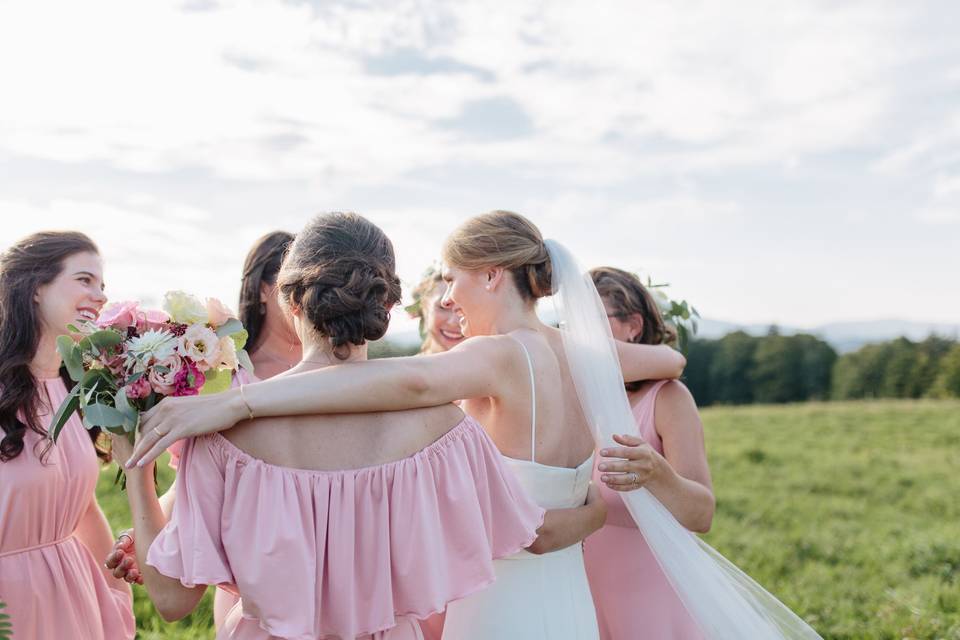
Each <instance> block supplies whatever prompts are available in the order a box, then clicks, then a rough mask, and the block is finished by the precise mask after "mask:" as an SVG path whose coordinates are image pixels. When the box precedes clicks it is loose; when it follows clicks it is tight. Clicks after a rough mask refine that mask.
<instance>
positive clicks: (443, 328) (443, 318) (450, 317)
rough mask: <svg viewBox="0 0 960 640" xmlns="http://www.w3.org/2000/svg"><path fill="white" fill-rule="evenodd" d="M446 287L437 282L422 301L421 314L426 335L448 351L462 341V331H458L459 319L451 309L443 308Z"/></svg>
mask: <svg viewBox="0 0 960 640" xmlns="http://www.w3.org/2000/svg"><path fill="white" fill-rule="evenodd" d="M445 291H446V285H445V284H444V283H443V282H438V283H437V284H436V286H435V287H434V288H433V291H431V292H430V295H429V296H427V297H426V298H425V299H424V301H423V312H424V314H425V316H424V318H425V320H426V323H425V324H426V330H427V334H428V335H429V336H430V337H431V338H432V339H433V342H434V343H435V344H437V345H439V346H440V347H441V348H443V350H444V351H449V350H450V349H453V348H454V347H455V346H457V345H458V344H460V343H461V342H463V341H464V339H465V338H464V336H463V331H462V330H461V329H460V319H459V318H458V317H457V314H455V313H454V312H453V310H452V309H447V308H446V307H444V306H443V304H442V303H443V294H444V292H445Z"/></svg>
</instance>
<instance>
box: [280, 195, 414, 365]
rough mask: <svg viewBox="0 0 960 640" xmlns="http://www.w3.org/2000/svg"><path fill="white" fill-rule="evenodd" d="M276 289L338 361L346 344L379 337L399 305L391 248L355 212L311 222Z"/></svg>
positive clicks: (295, 243) (286, 262)
mask: <svg viewBox="0 0 960 640" xmlns="http://www.w3.org/2000/svg"><path fill="white" fill-rule="evenodd" d="M277 285H278V287H279V289H280V296H281V298H282V299H283V301H284V302H285V303H286V304H288V305H291V306H297V307H299V308H300V309H301V311H302V313H303V317H304V318H305V319H307V320H309V321H310V323H311V324H312V325H313V327H314V329H316V330H317V332H318V333H320V335H322V336H326V337H328V338H330V342H331V344H332V345H333V353H334V355H335V356H336V357H337V358H339V359H341V360H344V359H346V358H347V357H348V355H349V345H351V344H353V345H361V344H364V343H365V342H366V341H367V340H378V339H380V338H382V337H383V334H385V333H386V332H387V326H388V325H389V324H390V310H391V309H392V308H393V307H394V306H395V305H396V304H397V303H398V302H399V301H400V278H398V277H397V274H396V259H395V258H394V254H393V244H392V243H391V242H390V239H389V238H387V236H386V235H385V234H384V233H383V231H382V230H381V229H380V227H378V226H377V225H375V224H373V223H372V222H370V221H369V220H367V219H366V218H364V217H363V216H360V215H357V214H356V213H327V214H323V215H319V216H317V217H316V218H314V219H313V220H311V221H310V223H309V224H308V225H307V226H306V227H305V228H304V229H303V231H301V232H300V233H299V234H297V237H296V239H295V240H294V241H293V244H292V245H291V246H290V250H289V252H288V253H287V257H286V259H284V261H283V266H282V267H281V268H280V274H279V275H278V276H277Z"/></svg>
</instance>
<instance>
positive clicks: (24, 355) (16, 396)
mask: <svg viewBox="0 0 960 640" xmlns="http://www.w3.org/2000/svg"><path fill="white" fill-rule="evenodd" d="M84 252H90V253H99V250H98V249H97V245H95V244H94V243H93V240H91V239H90V238H88V237H87V236H85V235H84V234H82V233H78V232H76V231H42V232H40V233H35V234H33V235H31V236H28V237H26V238H24V239H23V240H20V241H19V242H17V243H16V244H14V245H13V246H12V247H10V248H9V249H7V250H6V251H4V252H3V254H2V255H0V426H2V427H3V434H4V435H3V440H2V441H0V461H2V462H6V461H8V460H12V459H14V458H16V457H17V456H19V455H20V453H21V452H22V451H23V438H24V436H25V435H26V432H27V429H29V430H30V431H33V432H35V433H38V434H40V435H44V436H45V435H46V434H47V430H46V428H45V427H44V425H41V424H40V422H39V420H38V419H37V413H38V412H39V410H40V408H41V405H42V403H44V402H49V399H48V398H46V396H45V394H43V396H41V393H40V385H38V384H37V380H36V379H35V378H34V376H33V373H32V372H31V371H30V363H31V361H32V360H33V357H34V356H35V355H36V353H37V348H38V347H39V345H40V334H41V318H40V313H39V309H38V307H37V303H36V301H35V300H34V297H35V296H36V293H37V290H38V289H39V288H40V287H42V286H43V285H46V284H50V283H51V282H53V281H54V280H55V279H56V277H57V276H58V275H60V272H61V271H62V270H63V262H64V260H65V259H66V258H68V257H69V256H72V255H74V254H76V253H84ZM60 377H61V378H63V379H64V384H66V386H67V389H70V388H72V387H73V382H72V381H71V380H70V378H69V377H68V376H67V375H66V372H65V370H64V369H62V368H61V370H60ZM56 409H57V407H49V411H50V413H51V415H52V413H53V412H54V411H56ZM21 418H22V420H21ZM99 434H100V430H99V429H91V430H90V438H91V440H93V442H94V445H96V441H97V437H98V436H99ZM49 449H50V442H49V441H46V445H45V447H44V449H43V450H42V451H41V452H40V453H39V456H40V458H41V459H43V458H44V457H45V456H46V454H47V452H48V451H49ZM97 453H98V455H100V456H101V458H104V459H106V458H107V457H108V456H107V455H106V453H105V452H103V451H102V450H100V449H98V450H97Z"/></svg>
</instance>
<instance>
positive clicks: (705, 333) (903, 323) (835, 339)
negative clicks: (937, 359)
mask: <svg viewBox="0 0 960 640" xmlns="http://www.w3.org/2000/svg"><path fill="white" fill-rule="evenodd" d="M543 315H544V316H545V317H544V320H545V321H547V322H549V321H550V319H549V318H547V317H546V316H548V315H552V314H550V313H544V314H543ZM777 330H778V331H779V332H780V333H781V334H782V335H793V334H796V333H809V334H812V335H815V336H818V337H820V338H822V339H823V340H826V341H827V342H828V343H830V345H831V346H832V347H833V348H834V349H836V350H837V351H839V352H840V353H846V352H848V351H856V350H857V349H859V348H860V347H862V346H863V345H865V344H869V343H871V342H885V341H887V340H893V339H894V338H899V337H900V336H904V337H907V338H909V339H911V340H923V339H924V338H926V337H927V336H929V335H931V334H936V335H938V336H943V337H947V338H954V339H960V324H945V323H936V322H913V321H910V320H894V319H890V320H868V321H864V322H831V323H829V324H824V325H820V326H818V327H813V328H801V327H791V326H786V325H777ZM733 331H744V332H746V333H749V334H750V335H754V336H763V335H766V334H767V333H768V332H769V331H770V325H769V324H740V323H736V322H726V321H723V320H714V319H711V318H704V319H703V320H701V321H700V330H699V331H698V332H697V337H699V338H708V339H714V338H721V337H723V336H725V335H727V334H728V333H731V332H733ZM387 340H390V341H391V342H394V343H396V344H402V345H412V344H418V343H419V341H420V336H419V334H417V332H416V331H415V330H407V331H397V332H390V334H389V335H388V336H387Z"/></svg>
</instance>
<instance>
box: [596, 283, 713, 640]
mask: <svg viewBox="0 0 960 640" xmlns="http://www.w3.org/2000/svg"><path fill="white" fill-rule="evenodd" d="M591 275H592V277H593V281H594V284H596V286H597V291H598V292H599V293H600V296H601V298H602V300H603V304H604V307H605V308H606V310H607V316H608V317H609V319H610V328H611V329H612V331H613V335H614V337H615V338H616V339H618V340H623V341H627V342H636V343H642V344H662V343H664V342H670V341H671V339H672V338H673V335H672V330H671V329H670V328H669V327H668V326H667V325H665V323H664V322H663V318H662V317H661V315H660V312H659V310H658V308H657V304H656V301H655V300H654V299H653V297H652V296H651V295H650V293H649V292H648V291H647V290H646V288H645V287H644V286H643V285H642V284H641V282H640V280H639V278H637V277H636V276H635V275H633V274H631V273H627V272H625V271H622V270H620V269H613V268H610V267H601V268H598V269H593V270H592V271H591ZM627 391H628V396H629V398H630V403H631V405H632V406H633V415H634V417H635V418H636V422H637V427H638V429H639V438H637V437H636V435H637V434H633V435H627V436H624V437H622V438H619V444H621V445H622V447H619V448H613V449H612V450H609V451H608V450H604V451H601V455H603V456H607V457H606V458H600V459H598V468H595V469H594V479H595V480H597V481H602V482H604V483H605V484H604V485H601V486H602V489H601V494H602V495H603V498H604V500H606V501H607V523H606V525H604V527H603V528H602V529H600V530H599V531H597V532H596V533H594V534H593V535H591V536H590V537H588V538H587V539H586V540H584V545H583V547H584V560H585V562H586V568H587V577H588V579H589V581H590V590H591V592H592V594H593V599H594V604H595V606H596V609H597V623H598V624H599V626H600V637H601V638H602V639H603V640H627V639H633V638H644V639H645V640H696V639H698V638H702V637H703V634H702V633H701V632H700V630H699V629H698V628H697V626H696V624H695V623H694V622H693V620H692V619H691V618H690V616H689V615H688V614H687V612H686V610H685V609H684V607H683V605H682V604H681V602H680V600H679V598H678V597H677V595H676V593H675V592H674V590H673V588H672V587H671V586H670V583H669V582H668V581H667V578H666V576H665V575H664V574H663V571H662V570H661V569H660V566H659V564H658V563H657V560H656V558H655V557H654V555H653V553H652V552H651V551H650V549H649V548H648V547H647V546H646V544H645V543H643V542H642V538H643V534H641V533H640V531H639V530H637V527H636V524H635V523H634V522H633V518H632V517H631V516H630V514H629V512H628V511H627V509H626V507H625V506H624V504H623V501H622V500H621V499H620V496H619V495H617V491H632V490H634V489H637V488H639V487H641V486H646V487H647V489H649V490H650V491H651V492H652V493H653V494H654V495H655V496H657V498H658V499H659V500H660V501H661V502H662V503H663V504H664V506H666V507H667V508H668V509H670V511H671V512H672V513H673V515H674V516H675V517H676V518H677V520H679V521H680V523H681V524H683V525H684V526H686V527H687V528H688V529H690V530H692V531H697V532H706V531H707V530H709V528H710V522H711V520H712V519H713V508H714V500H713V491H712V488H711V483H710V470H709V467H708V466H707V458H706V452H705V449H704V444H703V426H702V425H701V423H700V419H699V416H698V415H697V408H696V405H695V404H694V402H693V398H692V396H691V395H690V392H689V391H687V388H686V387H685V386H684V385H683V384H682V383H681V382H679V381H676V380H669V381H668V380H660V381H654V382H642V383H628V384H627ZM610 458H624V459H626V461H622V460H612V459H610ZM604 465H610V467H609V468H605V467H604ZM605 472H622V473H605ZM638 538H639V539H640V542H639V543H638ZM638 548H640V549H642V550H641V551H640V552H639V553H638V552H637V549H638Z"/></svg>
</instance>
